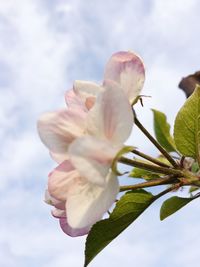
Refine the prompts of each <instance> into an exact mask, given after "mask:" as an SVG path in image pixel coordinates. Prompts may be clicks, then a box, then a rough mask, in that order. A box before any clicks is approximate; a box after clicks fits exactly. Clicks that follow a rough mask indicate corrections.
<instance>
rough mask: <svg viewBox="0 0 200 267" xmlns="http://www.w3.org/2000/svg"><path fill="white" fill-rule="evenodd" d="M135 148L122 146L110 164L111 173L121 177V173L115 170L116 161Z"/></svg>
mask: <svg viewBox="0 0 200 267" xmlns="http://www.w3.org/2000/svg"><path fill="white" fill-rule="evenodd" d="M134 148H135V147H133V146H124V147H123V148H122V149H121V150H120V151H119V152H118V153H117V155H116V156H115V158H114V159H113V162H112V165H111V169H112V171H113V172H114V173H115V174H116V175H118V176H120V175H123V174H124V173H121V172H119V171H118V169H117V163H118V160H119V158H121V156H123V155H124V154H127V153H129V152H131V151H132V150H133V149H134Z"/></svg>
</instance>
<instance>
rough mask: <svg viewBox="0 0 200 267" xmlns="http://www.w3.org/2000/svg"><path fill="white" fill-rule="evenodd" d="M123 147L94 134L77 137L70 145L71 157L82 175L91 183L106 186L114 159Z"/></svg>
mask: <svg viewBox="0 0 200 267" xmlns="http://www.w3.org/2000/svg"><path fill="white" fill-rule="evenodd" d="M120 148H121V147H118V148H116V147H113V146H112V145H111V144H110V143H109V142H108V141H104V140H99V139H97V138H95V137H92V136H84V137H81V138H78V139H76V140H75V141H74V142H73V143H72V144H71V145H70V147H69V151H68V153H69V157H70V160H71V162H72V164H73V165H74V167H75V168H76V169H77V170H78V172H79V174H80V176H81V177H82V178H84V179H86V180H87V181H88V182H89V183H92V184H98V185H99V186H105V179H106V176H107V174H108V171H109V168H110V166H111V163H112V160H113V158H114V157H115V155H116V154H117V152H118V151H119V150H120Z"/></svg>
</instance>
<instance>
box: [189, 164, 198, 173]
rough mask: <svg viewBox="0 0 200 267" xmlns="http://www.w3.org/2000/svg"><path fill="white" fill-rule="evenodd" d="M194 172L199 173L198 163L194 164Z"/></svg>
mask: <svg viewBox="0 0 200 267" xmlns="http://www.w3.org/2000/svg"><path fill="white" fill-rule="evenodd" d="M191 171H192V172H194V173H196V172H198V171H199V164H198V163H197V162H194V163H193V164H192V169H191Z"/></svg>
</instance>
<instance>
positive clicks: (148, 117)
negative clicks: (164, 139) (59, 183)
mask: <svg viewBox="0 0 200 267" xmlns="http://www.w3.org/2000/svg"><path fill="white" fill-rule="evenodd" d="M199 31H200V29H199V1H198V0H169V1H164V0H141V1H136V0H125V1H123V2H122V1H120V0H115V1H114V0H107V1H106V2H105V1H98V0H86V1H81V0H73V1H72V0H65V1H64V0H43V1H41V0H40V1H39V0H8V1H3V0H0V40H1V42H0V140H1V150H0V209H1V211H2V213H1V214H2V216H1V220H0V266H2V267H16V266H19V267H27V266H30V267H38V266H40V267H47V266H48V267H53V266H54V267H55V266H56V267H79V266H80V267H81V266H82V265H83V259H84V255H83V253H84V242H85V237H80V238H70V237H68V236H66V235H64V234H63V233H62V231H61V230H60V229H59V227H58V222H57V221H56V220H55V219H53V218H52V217H51V215H50V208H49V207H48V206H47V205H46V204H45V203H44V202H43V198H44V190H45V188H46V182H47V175H48V173H49V172H50V171H51V170H52V169H53V168H54V167H55V163H54V162H53V161H52V160H51V159H50V157H49V155H48V151H47V150H46V148H45V147H44V146H43V145H42V144H41V142H40V140H39V138H38V135H37V131H36V122H37V119H38V117H39V116H40V114H42V113H43V112H46V111H53V110H57V109H59V108H61V107H64V106H65V102H64V97H63V96H64V93H65V91H66V90H68V89H70V88H71V87H72V84H73V81H74V80H76V79H77V80H92V81H97V82H101V80H102V77H103V71H104V66H105V64H106V62H107V60H108V59H109V57H110V56H111V55H112V54H113V53H114V52H116V51H120V50H132V51H135V52H136V53H138V54H139V55H140V56H141V57H142V58H143V60H144V63H145V66H146V82H145V86H144V90H143V94H146V95H150V96H151V98H146V99H144V107H143V108H141V107H138V108H137V114H138V117H139V118H140V120H141V121H142V122H143V124H144V125H145V126H146V127H147V128H148V129H149V130H150V131H151V132H152V129H153V128H152V114H151V111H150V109H151V108H155V109H159V110H161V111H163V112H165V113H166V114H167V116H168V120H169V121H170V123H171V124H172V125H173V121H174V118H175V116H176V113H177V111H178V110H179V108H180V107H181V105H182V104H183V103H184V101H185V96H184V94H183V92H182V91H181V90H179V89H178V88H177V85H178V83H179V81H180V79H181V78H182V77H184V76H186V75H188V74H191V73H193V72H195V71H196V70H199V54H200V52H199V47H200V33H199ZM130 141H131V144H132V145H135V146H137V147H139V148H140V149H141V151H143V152H148V153H151V154H152V155H156V153H157V152H156V150H155V149H154V148H152V146H151V144H150V143H149V142H148V141H146V140H145V138H144V137H143V136H142V135H141V134H140V133H139V132H138V131H137V130H136V129H133V133H132V137H131V139H130ZM120 179H121V178H120ZM185 193H186V192H183V194H185ZM160 205H161V202H158V203H156V204H155V205H153V206H152V207H151V208H150V209H149V210H147V211H146V212H145V213H144V214H143V215H142V216H141V217H140V218H139V219H138V220H137V221H136V222H135V223H134V224H133V225H132V226H130V227H129V228H128V229H127V230H126V231H125V232H124V233H123V234H122V235H121V236H120V237H118V238H117V239H116V240H115V241H113V242H112V243H111V244H110V245H109V246H108V247H107V248H106V249H105V250H104V251H103V252H102V253H101V254H99V255H98V257H97V258H96V259H95V260H94V261H93V262H92V263H91V264H90V266H91V267H101V266H105V267H106V266H110V265H111V264H114V265H115V266H116V267H120V266H122V265H124V266H127V267H128V266H140V267H157V266H163V267H168V266H173V267H179V266H182V267H188V266H189V265H195V264H196V262H198V249H197V248H199V245H200V241H199V238H197V236H198V233H199V225H198V220H199V219H200V216H199V212H200V206H199V201H198V200H196V201H195V202H193V203H191V204H189V205H188V206H187V207H185V208H184V209H182V210H181V211H180V212H178V213H177V214H175V215H174V216H172V217H170V218H168V219H166V221H164V222H160V221H159V207H160Z"/></svg>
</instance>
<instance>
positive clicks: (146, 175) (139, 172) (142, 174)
mask: <svg viewBox="0 0 200 267" xmlns="http://www.w3.org/2000/svg"><path fill="white" fill-rule="evenodd" d="M129 177H133V178H142V179H145V180H152V179H158V178H160V175H159V174H158V173H154V172H150V171H147V170H143V169H139V168H134V169H133V170H132V171H131V172H130V174H129Z"/></svg>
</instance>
